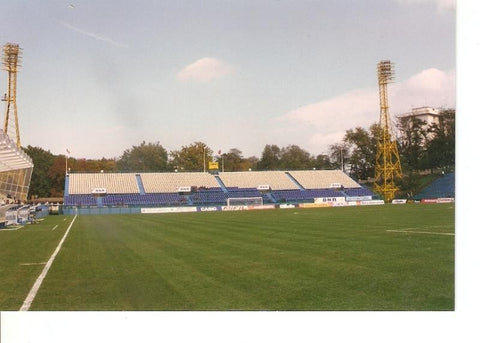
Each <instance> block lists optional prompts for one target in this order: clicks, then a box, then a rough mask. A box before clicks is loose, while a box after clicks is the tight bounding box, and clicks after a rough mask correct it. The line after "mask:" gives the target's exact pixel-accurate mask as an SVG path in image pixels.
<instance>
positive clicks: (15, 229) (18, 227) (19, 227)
mask: <svg viewBox="0 0 480 343" xmlns="http://www.w3.org/2000/svg"><path fill="white" fill-rule="evenodd" d="M22 227H23V226H17V227H16V228H14V229H0V231H17V230H18V229H21V228H22Z"/></svg>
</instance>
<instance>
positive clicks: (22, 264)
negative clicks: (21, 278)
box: [20, 262, 47, 266]
mask: <svg viewBox="0 0 480 343" xmlns="http://www.w3.org/2000/svg"><path fill="white" fill-rule="evenodd" d="M39 264H47V262H32V263H20V265H21V266H36V265H39Z"/></svg>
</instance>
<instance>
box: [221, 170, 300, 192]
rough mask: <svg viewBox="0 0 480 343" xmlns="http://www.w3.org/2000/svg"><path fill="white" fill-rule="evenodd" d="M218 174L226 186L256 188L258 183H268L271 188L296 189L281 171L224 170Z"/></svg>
mask: <svg viewBox="0 0 480 343" xmlns="http://www.w3.org/2000/svg"><path fill="white" fill-rule="evenodd" d="M218 175H219V177H220V179H221V180H222V181H223V183H224V184H225V186H226V187H227V188H228V187H239V188H257V187H258V186H260V185H269V186H270V188H271V189H298V187H297V186H296V185H295V183H293V182H292V181H291V180H290V179H289V177H288V176H287V175H286V173H285V172H283V171H248V172H225V173H219V174H218Z"/></svg>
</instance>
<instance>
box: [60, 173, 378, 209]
mask: <svg viewBox="0 0 480 343" xmlns="http://www.w3.org/2000/svg"><path fill="white" fill-rule="evenodd" d="M98 190H101V191H100V193H102V194H99V193H98ZM372 196H373V194H372V192H371V191H369V190H368V189H364V188H362V187H361V186H360V185H359V184H358V183H356V182H355V181H354V180H352V179H351V178H350V177H348V176H347V175H346V174H345V173H343V172H342V171H340V170H313V171H249V172H220V173H218V174H210V173H205V172H204V173H202V172H185V173H158V172H156V173H71V174H69V175H67V177H66V180H65V196H64V205H65V206H66V207H139V206H141V207H155V206H225V205H227V203H228V199H248V198H252V199H253V198H255V199H259V198H261V199H262V201H261V202H262V203H264V204H282V203H305V202H307V203H308V202H311V203H313V202H314V201H315V199H316V198H327V197H344V198H352V199H353V198H354V199H372Z"/></svg>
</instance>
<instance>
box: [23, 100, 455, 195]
mask: <svg viewBox="0 0 480 343" xmlns="http://www.w3.org/2000/svg"><path fill="white" fill-rule="evenodd" d="M440 118H441V120H440V122H439V123H438V124H430V125H427V123H425V122H423V121H421V120H418V119H415V118H413V119H410V120H406V119H405V118H397V121H396V126H395V127H396V136H397V143H398V148H399V153H400V159H401V162H402V168H403V171H404V175H406V176H405V177H404V180H403V181H402V183H403V185H401V186H403V187H404V188H408V187H410V188H412V187H414V186H415V177H414V175H416V174H418V172H420V171H425V170H430V171H433V170H439V169H440V170H445V171H447V170H451V169H454V167H455V110H453V109H449V110H444V111H443V112H442V113H441V116H440ZM381 132H382V130H381V127H380V126H379V124H377V123H374V124H372V125H371V126H370V127H369V128H368V129H365V128H362V127H356V128H353V129H349V130H347V131H346V132H345V135H344V136H343V139H342V140H341V141H340V142H336V143H334V144H332V145H330V146H329V149H328V152H327V153H326V154H319V155H313V154H310V153H309V152H308V151H306V150H305V149H303V148H301V147H299V146H298V145H288V146H286V147H279V146H277V145H275V144H267V145H265V147H264V149H263V152H262V155H261V156H260V158H258V157H256V156H250V157H244V156H243V153H242V151H241V150H239V149H237V148H232V149H230V150H229V151H228V152H225V153H222V152H221V151H218V152H214V151H213V150H212V149H211V148H210V147H208V146H207V145H206V144H205V143H203V142H194V143H192V144H189V145H185V146H182V147H181V148H180V149H178V150H173V151H170V152H168V151H167V150H166V149H165V148H164V147H163V146H162V145H161V144H160V142H148V143H147V142H145V141H143V142H141V143H140V144H139V145H136V146H135V145H134V146H132V147H131V148H129V149H127V150H125V151H124V152H123V154H122V155H121V156H120V157H119V158H102V159H76V158H71V157H69V158H68V161H67V156H66V155H54V154H52V153H51V152H50V151H46V150H44V149H42V148H40V147H32V146H27V147H26V148H24V151H25V152H26V153H27V154H28V155H29V156H30V157H31V158H32V160H33V163H34V165H35V167H34V169H33V174H32V180H31V183H30V195H31V196H33V197H62V196H63V189H64V183H65V173H66V171H67V172H69V171H72V172H100V171H102V170H103V171H104V172H150V171H170V172H173V171H176V172H182V171H203V170H204V169H207V170H208V162H209V161H212V160H216V161H217V162H218V164H219V165H218V167H219V170H220V171H226V172H228V171H247V170H307V169H317V170H322V169H343V170H344V171H345V172H346V173H347V174H349V175H350V176H351V177H353V178H354V179H356V180H369V179H371V178H372V177H373V176H374V171H375V154H376V144H377V141H378V138H379V137H380V134H381ZM66 162H67V163H66ZM67 168H68V170H66V169H67Z"/></svg>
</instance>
